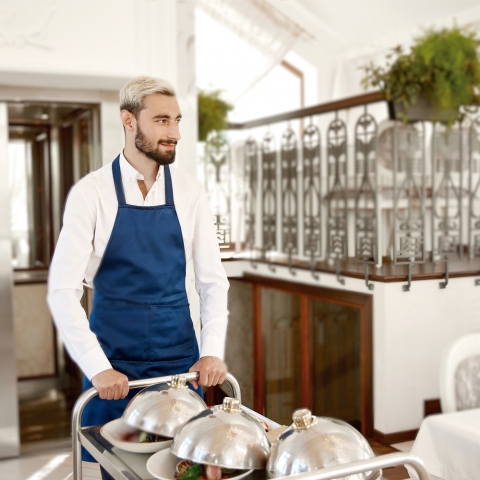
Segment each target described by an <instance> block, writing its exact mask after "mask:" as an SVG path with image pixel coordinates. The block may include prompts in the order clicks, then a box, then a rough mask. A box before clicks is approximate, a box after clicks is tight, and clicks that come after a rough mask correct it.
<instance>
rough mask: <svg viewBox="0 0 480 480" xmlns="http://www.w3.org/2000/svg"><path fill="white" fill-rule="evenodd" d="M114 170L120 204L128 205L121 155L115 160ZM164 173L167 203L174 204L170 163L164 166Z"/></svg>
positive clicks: (114, 180)
mask: <svg viewBox="0 0 480 480" xmlns="http://www.w3.org/2000/svg"><path fill="white" fill-rule="evenodd" d="M112 171H113V182H114V183H115V192H116V193H117V201H118V204H119V205H126V204H127V202H126V201H125V192H124V191H123V184H122V174H121V173H120V155H119V156H118V157H117V158H116V159H115V160H114V161H113V163H112ZM163 173H164V175H165V205H171V206H173V205H174V203H173V187H172V175H171V174H170V167H169V166H168V165H165V166H164V167H163Z"/></svg>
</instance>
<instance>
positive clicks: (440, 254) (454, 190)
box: [432, 124, 466, 262]
mask: <svg viewBox="0 0 480 480" xmlns="http://www.w3.org/2000/svg"><path fill="white" fill-rule="evenodd" d="M462 143H463V141H462V129H461V126H460V125H458V124H457V125H455V127H454V128H452V129H450V130H449V131H448V132H446V131H445V128H444V127H442V126H440V125H438V124H434V126H433V136H432V261H434V262H436V261H439V260H442V261H443V260H444V258H447V257H448V256H449V255H451V254H457V255H459V256H460V257H461V256H462V249H461V248H460V245H461V239H462V194H463V170H464V168H465V167H466V165H464V163H463V145H462Z"/></svg>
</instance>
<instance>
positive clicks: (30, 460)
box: [0, 439, 101, 480]
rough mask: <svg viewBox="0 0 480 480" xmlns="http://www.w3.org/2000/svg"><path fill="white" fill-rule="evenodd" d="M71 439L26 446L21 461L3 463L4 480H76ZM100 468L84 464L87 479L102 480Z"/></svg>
mask: <svg viewBox="0 0 480 480" xmlns="http://www.w3.org/2000/svg"><path fill="white" fill-rule="evenodd" d="M72 472H73V460H72V444H71V441H70V439H65V440H56V441H44V442H35V443H31V444H25V445H24V446H23V445H22V451H21V455H20V457H19V458H12V459H9V460H2V461H0V479H1V480H71V479H72V478H73V473H72ZM100 478H101V476H100V470H99V468H98V465H97V464H89V463H84V464H83V479H84V480H94V479H95V480H97V479H100Z"/></svg>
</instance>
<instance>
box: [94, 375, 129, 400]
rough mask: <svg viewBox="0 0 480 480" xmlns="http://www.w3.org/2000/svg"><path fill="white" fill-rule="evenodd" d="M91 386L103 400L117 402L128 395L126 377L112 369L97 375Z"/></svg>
mask: <svg viewBox="0 0 480 480" xmlns="http://www.w3.org/2000/svg"><path fill="white" fill-rule="evenodd" d="M92 385H93V386H94V387H95V388H96V390H97V392H98V394H99V395H100V398H101V399H103V400H118V399H119V398H125V397H126V396H127V395H128V377H127V376H126V375H124V374H123V373H120V372H117V371H116V370H114V369H113V368H109V369H108V370H104V371H103V372H100V373H97V374H96V375H95V376H94V377H93V378H92Z"/></svg>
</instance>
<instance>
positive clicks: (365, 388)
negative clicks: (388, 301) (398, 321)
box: [359, 295, 373, 437]
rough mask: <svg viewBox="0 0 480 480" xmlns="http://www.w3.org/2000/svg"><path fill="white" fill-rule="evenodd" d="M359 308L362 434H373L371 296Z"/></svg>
mask: <svg viewBox="0 0 480 480" xmlns="http://www.w3.org/2000/svg"><path fill="white" fill-rule="evenodd" d="M364 300H365V303H364V304H363V306H361V307H360V308H359V309H360V397H361V399H360V409H361V417H362V434H363V435H364V436H366V437H371V436H372V435H373V296H371V295H365V296H364Z"/></svg>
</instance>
